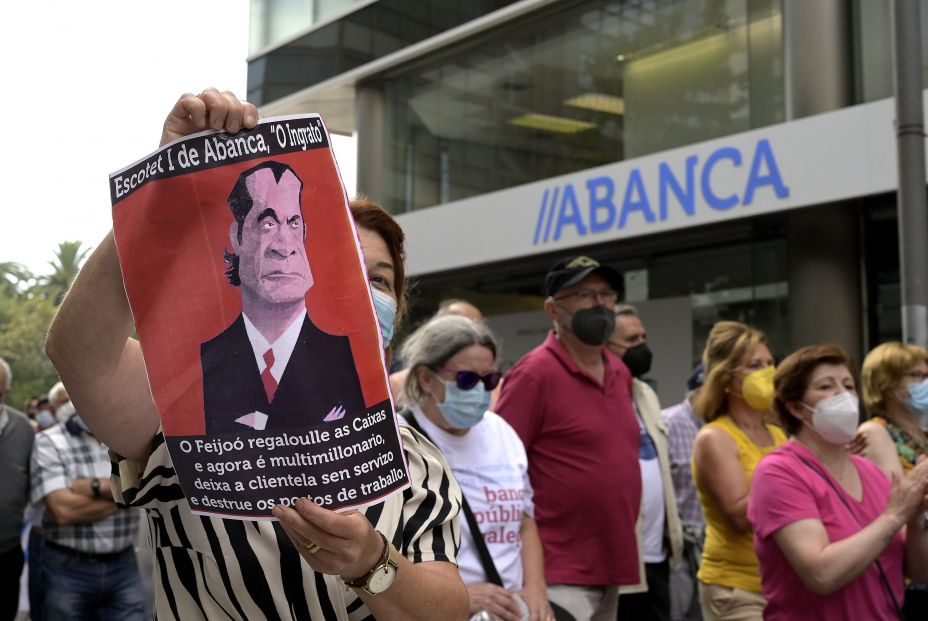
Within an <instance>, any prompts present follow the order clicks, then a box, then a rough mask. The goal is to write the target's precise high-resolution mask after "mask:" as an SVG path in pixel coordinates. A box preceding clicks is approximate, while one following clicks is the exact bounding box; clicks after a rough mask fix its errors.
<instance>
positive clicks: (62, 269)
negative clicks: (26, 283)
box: [35, 241, 90, 306]
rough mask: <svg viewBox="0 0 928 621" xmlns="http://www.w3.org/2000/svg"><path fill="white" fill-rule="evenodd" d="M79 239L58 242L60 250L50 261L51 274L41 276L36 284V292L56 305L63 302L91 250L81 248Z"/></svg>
mask: <svg viewBox="0 0 928 621" xmlns="http://www.w3.org/2000/svg"><path fill="white" fill-rule="evenodd" d="M81 245H82V244H81V242H79V241H63V242H60V243H59V244H58V250H56V251H55V260H54V261H49V262H48V264H49V265H50V266H51V268H52V272H51V274H47V275H45V276H40V277H39V279H38V284H37V286H36V289H35V291H36V293H37V294H38V295H39V296H41V297H45V298H48V299H49V300H52V301H53V302H54V303H55V306H58V305H60V304H61V300H63V299H64V294H65V293H67V292H68V288H69V287H70V286H71V283H72V282H74V277H75V276H77V272H78V270H80V268H81V263H82V262H83V260H84V258H85V257H86V256H87V253H88V252H90V249H89V248H84V249H83V250H82V249H81Z"/></svg>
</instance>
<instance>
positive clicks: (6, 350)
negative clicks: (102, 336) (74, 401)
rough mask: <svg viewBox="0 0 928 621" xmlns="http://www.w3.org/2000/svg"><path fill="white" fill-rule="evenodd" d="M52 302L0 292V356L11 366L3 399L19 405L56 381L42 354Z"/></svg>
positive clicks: (49, 364)
mask: <svg viewBox="0 0 928 621" xmlns="http://www.w3.org/2000/svg"><path fill="white" fill-rule="evenodd" d="M54 316H55V305H54V304H52V302H51V301H50V300H45V299H42V298H39V297H34V296H33V297H27V296H25V295H21V296H6V295H0V358H3V359H4V360H6V361H7V362H8V363H9V364H10V367H11V368H12V370H13V387H12V388H11V390H10V394H9V395H7V397H6V402H7V403H8V404H9V405H11V406H12V407H14V408H18V409H21V408H22V407H23V404H24V403H25V402H26V400H27V399H29V398H30V397H32V396H33V395H38V394H42V393H45V392H47V391H48V389H49V388H50V387H51V386H52V384H54V383H55V382H56V381H58V374H57V373H56V372H55V368H54V367H53V366H52V363H51V362H50V361H49V360H48V358H47V357H46V356H45V335H46V334H47V333H48V326H49V324H51V322H52V318H53V317H54Z"/></svg>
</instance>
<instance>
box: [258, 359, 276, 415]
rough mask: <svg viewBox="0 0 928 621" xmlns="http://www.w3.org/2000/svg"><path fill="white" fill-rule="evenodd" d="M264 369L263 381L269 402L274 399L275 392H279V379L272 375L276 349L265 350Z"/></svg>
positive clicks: (262, 372) (262, 373)
mask: <svg viewBox="0 0 928 621" xmlns="http://www.w3.org/2000/svg"><path fill="white" fill-rule="evenodd" d="M264 364H265V365H266V366H265V367H264V370H263V371H261V383H262V384H264V393H265V394H266V395H267V402H268V403H270V402H271V401H273V400H274V393H275V392H277V380H275V379H274V376H273V375H271V367H272V366H274V350H273V349H269V350H267V351H266V352H264Z"/></svg>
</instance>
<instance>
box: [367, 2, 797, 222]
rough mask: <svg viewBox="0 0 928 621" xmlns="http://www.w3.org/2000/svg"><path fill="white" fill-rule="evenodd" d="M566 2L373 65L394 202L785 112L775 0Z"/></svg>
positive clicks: (431, 200)
mask: <svg viewBox="0 0 928 621" xmlns="http://www.w3.org/2000/svg"><path fill="white" fill-rule="evenodd" d="M564 4H571V6H570V7H569V8H564V6H563V5H562V4H561V3H556V4H555V5H554V6H553V7H552V8H551V9H550V10H549V11H547V13H544V12H541V13H539V14H537V15H533V16H532V17H531V18H530V19H525V20H520V22H519V23H518V24H517V25H515V26H509V27H507V28H506V29H504V30H503V29H501V30H498V31H495V32H492V31H491V32H488V33H486V34H485V35H483V36H480V37H476V38H473V39H470V40H468V41H466V42H465V43H464V44H462V45H459V46H455V47H452V48H451V49H448V50H446V51H445V52H444V53H442V54H440V55H436V56H434V57H431V56H430V57H429V58H427V59H424V60H423V61H422V62H420V63H416V64H413V65H412V66H407V67H402V68H401V69H399V70H397V71H395V72H391V73H387V74H385V75H382V76H378V78H377V80H379V81H380V82H381V83H382V88H383V91H384V94H385V99H386V111H385V119H386V141H385V147H384V148H385V149H386V153H385V154H384V157H383V166H384V171H383V174H384V178H385V180H386V182H385V187H384V192H383V196H382V200H383V201H384V204H385V206H386V207H387V208H388V209H390V210H392V211H394V212H396V213H402V212H405V211H411V210H414V209H420V208H424V207H432V206H434V205H439V204H443V203H447V202H450V201H454V200H459V199H462V198H468V197H471V196H475V195H479V194H484V193H486V192H492V191H494V190H499V189H501V188H507V187H511V186H514V185H519V184H523V183H528V182H531V181H537V180H539V179H545V178H548V177H553V176H556V175H560V174H564V173H569V172H574V171H577V170H583V169H587V168H592V167H594V166H599V165H602V164H607V163H610V162H615V161H618V160H623V159H627V158H634V157H639V156H642V155H647V154H649V153H654V152H657V151H662V150H665V149H669V148H672V147H677V146H680V145H685V144H690V143H694V142H699V141H702V140H707V139H709V138H715V137H718V136H722V135H725V134H731V133H736V132H740V131H745V130H748V129H752V128H755V127H762V126H765V125H769V124H772V123H778V122H781V121H783V120H784V119H785V117H784V101H783V61H782V57H783V44H782V20H781V14H780V3H779V2H778V1H776V0H767V1H761V2H758V1H750V2H749V1H747V0H738V1H733V0H693V1H689V2H668V1H664V2H660V1H653V2H618V1H611V2H606V1H598V2H583V3H564Z"/></svg>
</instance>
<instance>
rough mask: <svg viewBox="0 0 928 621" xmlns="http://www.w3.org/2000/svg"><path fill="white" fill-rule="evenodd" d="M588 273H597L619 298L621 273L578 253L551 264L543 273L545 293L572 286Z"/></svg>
mask: <svg viewBox="0 0 928 621" xmlns="http://www.w3.org/2000/svg"><path fill="white" fill-rule="evenodd" d="M590 274H599V275H600V276H602V277H603V278H605V279H606V282H608V283H609V286H610V287H612V288H613V289H615V291H616V293H618V295H619V299H620V300H621V299H622V297H623V295H624V293H625V279H624V278H622V274H620V273H619V272H618V271H616V270H614V269H612V268H611V267H609V266H608V265H602V264H600V262H599V261H597V260H596V259H591V258H590V257H587V256H584V255H580V256H573V257H567V258H565V259H561V260H560V261H558V262H557V263H555V264H554V265H552V266H551V268H550V269H549V270H548V273H547V274H546V275H545V291H544V293H545V295H546V296H551V295H554V294H555V293H557V292H558V291H560V290H561V289H564V288H566V287H572V286H573V285H576V284H577V283H578V282H580V281H581V280H583V279H584V278H586V277H587V276H589V275H590Z"/></svg>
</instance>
